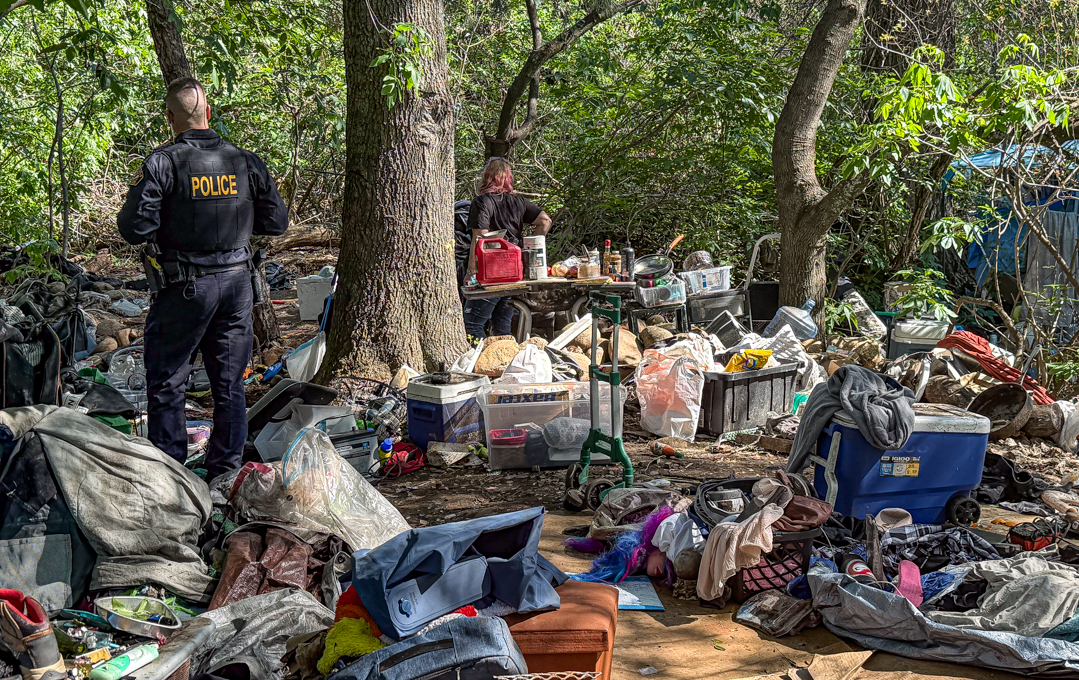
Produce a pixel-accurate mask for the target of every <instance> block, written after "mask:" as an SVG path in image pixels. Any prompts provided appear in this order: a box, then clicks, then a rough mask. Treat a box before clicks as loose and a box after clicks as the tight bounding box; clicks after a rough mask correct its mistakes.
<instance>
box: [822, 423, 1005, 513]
mask: <svg viewBox="0 0 1079 680" xmlns="http://www.w3.org/2000/svg"><path fill="white" fill-rule="evenodd" d="M914 413H915V418H914V432H913V433H911V435H910V438H909V439H908V440H907V443H906V444H904V445H903V448H901V449H899V450H898V451H884V450H881V449H877V448H874V447H873V446H872V445H871V444H870V443H869V442H867V441H866V439H865V437H863V436H862V433H861V432H860V431H859V430H858V427H857V425H855V423H854V421H853V420H852V419H851V418H850V416H849V415H847V414H846V413H845V412H843V411H840V412H839V413H837V414H836V415H835V416H834V417H833V418H832V421H831V422H830V423H829V424H828V426H827V427H826V428H825V429H824V431H823V432H821V434H820V437H819V438H818V440H817V455H818V456H819V457H820V458H822V459H824V460H825V461H826V464H827V467H831V468H834V476H835V489H834V492H835V497H834V501H829V502H832V505H834V506H835V509H836V512H839V513H842V514H844V515H847V516H849V517H856V518H858V517H865V516H866V515H875V514H877V513H878V512H880V511H881V510H883V509H884V508H903V509H904V510H906V511H907V512H909V513H910V514H911V517H912V518H913V520H914V521H915V522H919V523H929V524H937V523H940V522H943V521H944V520H945V518H946V507H947V505H948V503H949V501H951V500H952V499H954V498H957V497H967V496H969V495H970V492H971V491H972V490H974V489H975V488H977V486H978V485H979V484H980V483H981V481H982V466H983V464H984V463H985V446H986V442H987V441H988V439H989V424H990V423H989V419H988V418H985V417H984V416H979V415H976V414H973V413H970V412H969V411H964V410H963V409H960V408H957V407H955V406H949V405H947V404H915V405H914ZM837 435H838V439H839V441H838V442H836V443H835V445H834V448H835V451H834V456H835V457H834V458H833V457H832V456H833V451H832V449H833V440H834V439H835V438H836V437H837ZM814 464H815V471H814V478H813V479H814V481H813V486H814V488H815V489H816V490H817V493H818V494H819V495H820V496H821V498H824V499H826V500H827V499H828V497H829V496H830V495H831V494H832V491H833V489H832V486H831V485H830V484H829V481H828V476H829V475H828V471H827V467H826V466H824V465H821V464H820V463H818V462H815V463H814Z"/></svg>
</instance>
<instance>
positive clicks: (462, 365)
mask: <svg viewBox="0 0 1079 680" xmlns="http://www.w3.org/2000/svg"><path fill="white" fill-rule="evenodd" d="M482 353H483V344H482V343H481V344H480V345H479V346H478V347H473V348H472V349H470V350H468V351H467V352H465V353H464V354H462V355H461V356H459V357H458V358H457V361H455V362H453V366H450V373H471V372H472V371H473V370H474V369H475V368H476V361H477V360H479V358H480V354H482Z"/></svg>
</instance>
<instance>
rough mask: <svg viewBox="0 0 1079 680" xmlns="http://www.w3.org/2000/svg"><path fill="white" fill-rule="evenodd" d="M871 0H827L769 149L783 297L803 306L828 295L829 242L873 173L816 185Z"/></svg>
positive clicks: (789, 303)
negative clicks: (822, 141) (824, 131)
mask: <svg viewBox="0 0 1079 680" xmlns="http://www.w3.org/2000/svg"><path fill="white" fill-rule="evenodd" d="M865 3H866V0H829V2H828V5H827V6H826V7H825V8H824V13H823V14H822V15H821V18H820V22H819V23H818V24H817V27H816V28H815V29H814V30H813V36H812V37H811V38H810V39H809V45H807V46H806V51H805V54H804V55H803V56H802V63H801V64H800V65H799V66H798V73H797V74H796V75H795V77H794V83H793V84H791V88H790V91H789V92H788V93H787V101H786V104H785V105H784V106H783V112H782V113H781V114H780V116H779V121H778V122H777V123H776V132H775V138H774V139H773V142H772V171H773V173H774V175H775V185H776V204H777V207H778V210H779V231H780V233H781V234H782V241H781V245H782V254H781V258H782V259H781V264H782V267H781V269H780V277H779V296H780V302H781V303H782V304H785V305H796V306H801V305H802V304H803V303H804V302H805V301H806V299H808V298H812V299H813V300H816V301H817V302H818V305H817V309H818V310H819V309H821V307H822V306H821V305H820V304H819V303H820V301H821V299H822V298H823V297H824V295H825V292H826V291H825V285H826V280H825V267H824V253H825V249H824V239H825V236H826V235H827V234H828V229H829V228H830V227H831V226H832V224H833V223H834V222H835V220H836V219H838V217H839V216H840V215H841V214H842V213H843V211H844V210H846V209H847V208H848V207H849V206H850V204H851V202H852V201H853V200H854V198H855V197H857V196H858V195H859V194H860V193H861V192H862V191H864V190H865V186H866V183H867V182H868V177H867V175H868V173H865V172H863V173H860V174H858V175H855V176H854V177H851V178H848V179H844V180H840V181H839V182H837V183H836V185H835V186H834V187H832V190H831V191H829V192H825V191H824V189H822V188H821V186H820V181H819V180H818V179H817V170H816V159H817V154H816V146H817V127H818V125H819V124H820V117H821V114H822V113H823V112H824V106H825V104H826V103H827V102H828V96H829V95H830V94H831V92H832V85H833V84H834V83H835V79H836V75H837V74H838V73H839V68H840V66H842V64H843V58H844V56H845V55H846V52H847V49H848V48H849V47H850V42H851V39H852V38H853V37H854V34H855V32H856V31H857V30H858V24H859V22H860V20H861V16H862V13H863V12H864V11H865Z"/></svg>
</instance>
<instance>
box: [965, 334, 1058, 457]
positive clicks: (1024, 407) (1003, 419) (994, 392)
mask: <svg viewBox="0 0 1079 680" xmlns="http://www.w3.org/2000/svg"><path fill="white" fill-rule="evenodd" d="M1039 351H1041V346H1040V345H1037V346H1035V347H1034V349H1032V350H1031V351H1030V356H1028V357H1027V360H1026V362H1025V363H1024V364H1023V371H1022V373H1020V375H1019V380H1018V381H1016V382H1014V383H1004V384H1003V385H994V386H993V387H990V388H989V389H987V390H986V391H984V392H982V393H981V394H979V395H978V396H977V397H974V401H972V402H970V406H968V407H967V410H968V411H970V412H971V413H977V414H978V415H982V416H985V417H986V418H988V419H989V421H990V426H989V439H991V440H997V439H1007V438H1008V437H1014V436H1015V435H1017V434H1019V432H1020V430H1022V429H1023V426H1024V425H1026V424H1027V421H1028V420H1030V413H1031V411H1032V410H1033V409H1034V402H1033V400H1032V399H1031V398H1030V392H1028V391H1027V390H1026V388H1025V387H1023V381H1024V380H1025V379H1026V375H1027V369H1029V368H1030V362H1031V360H1032V359H1033V358H1034V357H1036V356H1037V355H1038V352H1039Z"/></svg>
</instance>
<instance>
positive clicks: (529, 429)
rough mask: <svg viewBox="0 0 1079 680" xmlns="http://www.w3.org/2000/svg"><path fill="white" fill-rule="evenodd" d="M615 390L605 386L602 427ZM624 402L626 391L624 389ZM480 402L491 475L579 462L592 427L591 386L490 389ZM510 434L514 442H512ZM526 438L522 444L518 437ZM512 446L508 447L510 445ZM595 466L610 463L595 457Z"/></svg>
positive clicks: (486, 388)
mask: <svg viewBox="0 0 1079 680" xmlns="http://www.w3.org/2000/svg"><path fill="white" fill-rule="evenodd" d="M609 389H611V388H610V386H609V385H606V384H601V385H600V417H601V422H604V423H609V422H610V417H611V416H610V411H611V406H610V405H611V399H610V393H609V392H608V391H607V390H609ZM619 391H620V396H621V399H622V401H623V402H625V399H626V389H625V388H624V387H619ZM476 398H477V401H478V402H479V405H480V408H482V409H483V424H484V426H485V427H486V434H487V450H488V464H489V465H490V466H491V469H492V470H506V469H516V468H531V467H536V466H538V467H545V468H546V467H569V466H570V465H572V464H574V463H576V462H578V461H580V459H581V446H582V445H583V444H584V440H585V439H586V438H587V437H588V430H589V428H590V427H591V426H592V423H591V419H590V415H589V384H588V383H586V382H560V383H534V384H524V385H486V386H484V387H481V388H480V389H479V392H478V394H477V397H476ZM508 431H514V437H512V438H507V436H506V435H505V433H506V432H508ZM521 434H523V435H524V439H523V441H519V440H518V438H517V437H519V436H520V435H521ZM507 443H508V445H504V444H507ZM592 462H593V463H609V462H610V459H609V458H608V457H607V456H602V455H593V456H592Z"/></svg>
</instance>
